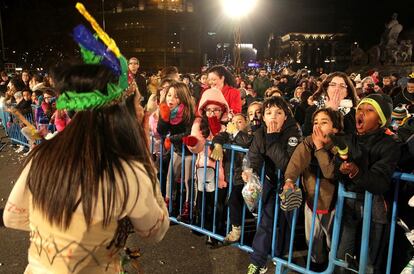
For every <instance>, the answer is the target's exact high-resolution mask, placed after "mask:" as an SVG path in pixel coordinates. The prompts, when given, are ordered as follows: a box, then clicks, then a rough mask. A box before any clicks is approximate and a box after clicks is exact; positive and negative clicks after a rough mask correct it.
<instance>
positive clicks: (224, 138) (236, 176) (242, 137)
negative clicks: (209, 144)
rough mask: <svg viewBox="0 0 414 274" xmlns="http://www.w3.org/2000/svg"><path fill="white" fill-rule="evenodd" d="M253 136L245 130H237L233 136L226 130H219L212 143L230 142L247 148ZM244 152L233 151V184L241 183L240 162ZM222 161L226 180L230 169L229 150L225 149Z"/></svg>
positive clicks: (228, 178)
mask: <svg viewBox="0 0 414 274" xmlns="http://www.w3.org/2000/svg"><path fill="white" fill-rule="evenodd" d="M252 139H253V137H252V136H251V135H249V134H248V133H247V132H244V131H239V132H238V133H237V134H236V136H235V137H234V138H233V137H232V136H231V135H230V134H229V133H227V132H220V133H219V134H217V135H216V136H215V137H214V138H213V145H214V144H221V145H223V144H232V145H237V146H241V147H243V148H248V147H249V146H250V144H251V142H252ZM243 157H244V153H242V152H234V161H233V163H234V165H233V185H243V184H244V183H243V179H242V177H241V174H242V171H243V170H242V163H243ZM223 163H224V174H226V176H228V177H226V181H227V182H229V181H230V169H231V150H226V152H225V153H224V157H223Z"/></svg>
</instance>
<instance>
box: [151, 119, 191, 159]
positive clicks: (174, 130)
mask: <svg viewBox="0 0 414 274" xmlns="http://www.w3.org/2000/svg"><path fill="white" fill-rule="evenodd" d="M193 121H194V119H193V120H192V121H191V123H183V122H181V123H179V124H178V125H171V124H170V123H169V122H166V121H164V120H163V119H161V117H160V118H159V119H158V124H157V131H158V133H159V134H160V135H161V136H162V137H163V138H165V137H166V136H167V135H168V134H170V136H169V138H170V141H171V143H172V144H173V145H174V151H175V152H176V153H178V154H179V155H181V154H182V149H183V148H182V144H183V141H182V139H183V137H185V136H188V135H190V134H191V126H192V124H193ZM184 151H185V154H184V155H191V152H190V151H189V150H188V148H187V146H184Z"/></svg>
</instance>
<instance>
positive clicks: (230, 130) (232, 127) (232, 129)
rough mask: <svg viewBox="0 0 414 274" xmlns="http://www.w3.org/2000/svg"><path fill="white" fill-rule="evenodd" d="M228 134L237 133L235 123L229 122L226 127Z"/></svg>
mask: <svg viewBox="0 0 414 274" xmlns="http://www.w3.org/2000/svg"><path fill="white" fill-rule="evenodd" d="M226 132H227V133H228V134H234V133H236V132H237V127H236V125H235V124H234V123H233V122H228V123H227V126H226Z"/></svg>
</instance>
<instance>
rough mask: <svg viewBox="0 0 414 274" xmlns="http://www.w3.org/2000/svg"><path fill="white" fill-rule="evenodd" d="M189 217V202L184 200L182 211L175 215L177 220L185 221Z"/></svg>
mask: <svg viewBox="0 0 414 274" xmlns="http://www.w3.org/2000/svg"><path fill="white" fill-rule="evenodd" d="M189 219H190V202H185V203H184V208H183V211H182V212H181V214H180V215H179V216H178V217H177V221H180V222H185V223H187V222H188V221H189Z"/></svg>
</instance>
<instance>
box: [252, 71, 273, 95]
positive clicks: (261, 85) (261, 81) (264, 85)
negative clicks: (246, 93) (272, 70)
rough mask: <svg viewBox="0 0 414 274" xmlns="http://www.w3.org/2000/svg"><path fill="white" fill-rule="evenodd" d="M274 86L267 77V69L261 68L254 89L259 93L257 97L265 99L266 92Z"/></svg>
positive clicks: (254, 82)
mask: <svg viewBox="0 0 414 274" xmlns="http://www.w3.org/2000/svg"><path fill="white" fill-rule="evenodd" d="M271 86H272V82H270V79H269V77H267V73H266V69H264V68H261V69H260V71H259V76H258V77H257V78H256V79H254V81H253V89H254V90H255V91H256V92H257V95H258V96H259V97H261V98H263V97H264V93H265V91H266V90H267V89H268V88H270V87H271Z"/></svg>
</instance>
